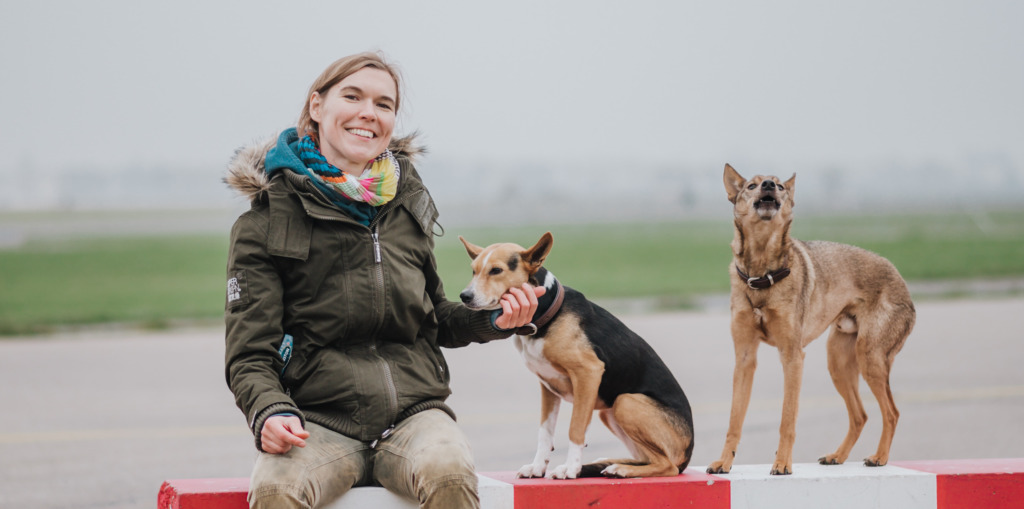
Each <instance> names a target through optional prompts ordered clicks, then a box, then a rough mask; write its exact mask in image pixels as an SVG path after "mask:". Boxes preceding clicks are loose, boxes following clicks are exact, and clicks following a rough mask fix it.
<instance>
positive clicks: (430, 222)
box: [408, 191, 438, 235]
mask: <svg viewBox="0 0 1024 509" xmlns="http://www.w3.org/2000/svg"><path fill="white" fill-rule="evenodd" d="M411 201H412V203H410V204H409V206H408V208H409V212H410V213H412V215H413V217H415V218H416V221H417V222H418V223H419V224H420V229H422V230H423V233H425V234H427V235H431V234H432V233H433V231H434V223H435V222H436V221H437V216H438V214H437V207H436V206H434V200H432V199H430V194H428V193H427V192H426V191H423V192H420V194H419V196H417V197H416V198H415V199H413V200H411Z"/></svg>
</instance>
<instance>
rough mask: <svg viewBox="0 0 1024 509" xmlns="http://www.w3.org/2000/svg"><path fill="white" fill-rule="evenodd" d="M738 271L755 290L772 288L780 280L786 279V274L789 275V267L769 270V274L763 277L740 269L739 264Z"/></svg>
mask: <svg viewBox="0 0 1024 509" xmlns="http://www.w3.org/2000/svg"><path fill="white" fill-rule="evenodd" d="M736 273H737V274H739V276H740V278H742V279H743V280H744V281H746V283H747V286H749V287H750V288H752V289H754V290H764V289H765V288H770V287H771V286H772V285H774V284H775V283H778V282H779V281H782V280H783V279H786V276H788V275H789V267H783V268H781V269H779V270H773V271H769V272H768V273H767V274H765V275H764V276H761V277H750V276H748V275H747V274H746V273H744V272H743V271H742V270H740V266H739V265H737V266H736Z"/></svg>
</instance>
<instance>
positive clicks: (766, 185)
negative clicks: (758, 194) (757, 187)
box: [761, 180, 775, 191]
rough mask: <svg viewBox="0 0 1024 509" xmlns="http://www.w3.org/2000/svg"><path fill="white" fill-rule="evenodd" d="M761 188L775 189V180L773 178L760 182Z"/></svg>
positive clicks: (766, 189)
mask: <svg viewBox="0 0 1024 509" xmlns="http://www.w3.org/2000/svg"><path fill="white" fill-rule="evenodd" d="M761 189H763V190H765V191H774V190H775V181H774V180H765V181H764V182H761Z"/></svg>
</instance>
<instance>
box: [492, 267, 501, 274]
mask: <svg viewBox="0 0 1024 509" xmlns="http://www.w3.org/2000/svg"><path fill="white" fill-rule="evenodd" d="M489 274H490V275H492V276H497V275H498V274H501V267H495V268H493V269H491V271H490V272H489Z"/></svg>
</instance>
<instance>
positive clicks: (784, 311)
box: [707, 165, 915, 474]
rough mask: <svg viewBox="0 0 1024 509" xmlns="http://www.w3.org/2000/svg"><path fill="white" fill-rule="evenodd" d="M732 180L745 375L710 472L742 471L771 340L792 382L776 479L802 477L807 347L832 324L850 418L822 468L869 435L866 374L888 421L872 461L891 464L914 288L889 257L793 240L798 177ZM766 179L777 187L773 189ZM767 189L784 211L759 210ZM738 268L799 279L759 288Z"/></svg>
mask: <svg viewBox="0 0 1024 509" xmlns="http://www.w3.org/2000/svg"><path fill="white" fill-rule="evenodd" d="M723 180H724V183H725V189H726V193H727V195H728V198H729V201H730V202H732V203H733V215H734V225H735V235H734V238H733V241H732V250H733V262H732V264H731V265H730V267H729V277H730V279H731V281H732V285H731V286H732V290H731V297H730V307H731V310H732V325H731V329H732V337H733V344H734V346H735V353H736V368H735V371H734V373H733V396H732V411H731V413H730V417H729V431H728V433H727V435H726V440H725V446H724V447H723V449H722V456H721V458H720V459H719V460H717V461H715V462H713V463H711V465H709V466H708V469H707V470H708V472H709V473H728V472H729V470H730V469H731V468H732V464H733V459H734V457H735V455H736V447H737V445H738V444H739V441H740V434H741V431H742V427H743V419H744V417H745V415H746V411H747V406H748V404H749V402H750V392H751V387H752V385H753V375H754V369H755V367H756V364H757V348H758V346H759V344H760V343H761V342H764V343H767V344H769V345H772V346H775V347H776V348H778V349H779V353H780V358H781V360H782V367H783V375H784V379H785V386H784V387H785V388H784V396H783V404H782V424H781V426H780V437H779V447H778V449H777V452H776V456H775V462H774V464H773V465H772V470H771V473H772V474H790V473H792V466H793V458H792V453H793V443H794V440H795V437H796V417H797V410H798V408H797V407H798V405H797V403H798V400H799V394H800V383H801V377H802V375H803V360H804V352H803V347H804V346H806V345H807V344H808V343H810V342H811V341H813V340H814V339H815V338H817V337H819V336H820V335H821V334H822V333H824V332H825V330H826V329H827V328H828V327H829V326H832V331H831V332H830V333H829V338H828V368H829V372H830V373H831V375H832V381H833V383H834V385H835V387H836V389H837V390H838V391H839V394H840V395H842V397H843V400H844V401H845V402H846V407H847V411H848V413H849V417H850V419H849V428H848V431H847V434H846V438H845V439H844V440H843V442H842V443H841V444H840V446H839V448H838V449H837V450H836V451H835V452H834V453H832V454H829V455H827V456H824V457H822V458H820V459H819V462H821V463H822V464H829V465H834V464H840V463H843V462H844V461H846V459H847V457H848V456H849V454H850V450H851V449H852V448H853V445H854V443H855V442H856V441H857V438H858V437H859V436H860V432H861V430H862V429H863V427H864V423H865V422H866V421H867V413H866V412H865V411H864V406H863V404H862V403H861V400H860V396H859V394H858V390H857V388H858V376H863V377H864V379H865V381H867V383H868V386H869V387H870V388H871V391H872V392H873V393H874V395H875V398H876V399H877V400H878V403H879V407H880V408H881V414H882V420H883V422H882V436H881V439H880V440H879V443H878V450H877V452H876V453H875V454H874V455H872V456H870V457H868V458H866V459H865V460H864V462H865V464H867V465H869V466H879V465H885V464H886V463H887V462H888V460H889V448H890V446H891V445H892V439H893V434H894V433H895V430H896V422H897V420H898V419H899V411H897V409H896V405H895V403H894V401H893V398H892V391H891V389H890V386H889V372H890V369H891V367H892V362H893V359H894V358H895V356H896V354H897V353H898V352H899V351H900V349H901V348H902V347H903V344H904V342H905V341H906V339H907V336H908V335H909V334H910V331H911V329H912V328H913V326H914V320H915V310H914V304H913V302H911V300H910V292H909V291H908V290H907V285H906V283H905V282H904V281H903V278H902V277H900V275H899V272H897V270H896V268H895V267H893V265H892V264H891V263H889V261H888V260H886V259H884V258H882V257H881V256H878V255H876V254H874V253H871V252H869V251H865V250H863V249H860V248H856V247H853V246H847V245H843V244H836V243H831V242H806V243H805V242H801V241H799V240H797V239H794V238H791V237H790V236H789V228H790V224H791V223H792V219H793V204H794V202H793V192H794V187H795V184H796V176H795V175H794V176H793V177H792V178H790V179H789V180H788V181H786V182H781V181H780V180H779V179H778V178H777V177H773V176H761V175H757V176H755V177H753V178H751V179H749V180H747V179H745V178H743V177H742V176H740V174H739V173H737V172H736V170H734V169H733V168H732V166H729V165H726V166H725V173H724V176H723ZM765 181H770V182H771V183H770V184H767V185H766V186H765V187H764V188H763V187H762V184H763V183H764V182H765ZM772 186H774V187H775V189H771V187H772ZM766 192H770V193H772V194H773V195H774V197H775V199H776V202H777V203H778V204H779V206H778V208H777V209H775V208H773V207H771V206H770V204H769V205H766V206H762V207H760V208H758V207H757V205H756V203H757V202H758V200H759V199H760V198H761V197H762V196H764V195H765V194H766ZM737 266H738V267H740V268H741V269H742V270H743V271H744V272H745V273H746V274H748V275H749V276H751V277H754V278H756V277H760V276H763V275H764V274H766V273H768V272H769V271H775V270H778V269H781V268H783V267H789V268H790V270H791V274H790V275H789V277H787V278H785V279H783V280H781V281H779V282H778V283H776V284H775V285H774V286H771V287H770V288H767V289H760V290H758V289H752V288H750V287H749V286H748V285H747V284H746V282H745V281H743V280H742V279H741V278H740V277H739V276H738V275H737V273H736V267H737Z"/></svg>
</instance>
